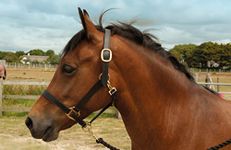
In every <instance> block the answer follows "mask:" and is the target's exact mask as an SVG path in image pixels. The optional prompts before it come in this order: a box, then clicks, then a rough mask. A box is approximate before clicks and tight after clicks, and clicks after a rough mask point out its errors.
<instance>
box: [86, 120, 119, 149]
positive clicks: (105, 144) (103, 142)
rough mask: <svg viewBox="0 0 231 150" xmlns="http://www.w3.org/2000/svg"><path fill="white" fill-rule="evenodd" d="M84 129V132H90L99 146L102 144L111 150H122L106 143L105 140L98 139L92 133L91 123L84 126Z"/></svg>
mask: <svg viewBox="0 0 231 150" xmlns="http://www.w3.org/2000/svg"><path fill="white" fill-rule="evenodd" d="M82 129H83V131H85V132H88V133H89V134H90V136H92V137H93V138H94V139H95V142H96V143H97V144H102V145H103V146H105V147H107V148H109V149H110V150H120V149H118V148H116V147H114V146H112V145H110V144H109V143H107V142H105V141H104V139H103V138H97V137H96V136H95V134H94V133H93V131H92V128H91V123H87V124H86V126H84V127H83V128H82Z"/></svg>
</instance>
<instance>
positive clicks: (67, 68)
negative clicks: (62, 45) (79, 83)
mask: <svg viewBox="0 0 231 150" xmlns="http://www.w3.org/2000/svg"><path fill="white" fill-rule="evenodd" d="M62 70H63V72H64V73H65V74H67V75H72V74H73V73H75V71H76V68H75V67H72V66H70V65H67V64H64V65H63V67H62Z"/></svg>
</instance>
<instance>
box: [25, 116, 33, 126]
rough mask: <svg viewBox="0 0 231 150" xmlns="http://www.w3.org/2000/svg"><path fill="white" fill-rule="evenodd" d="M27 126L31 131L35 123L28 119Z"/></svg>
mask: <svg viewBox="0 0 231 150" xmlns="http://www.w3.org/2000/svg"><path fill="white" fill-rule="evenodd" d="M25 124H26V126H27V127H28V128H29V129H32V128H33V121H32V120H31V119H30V117H27V118H26V121H25Z"/></svg>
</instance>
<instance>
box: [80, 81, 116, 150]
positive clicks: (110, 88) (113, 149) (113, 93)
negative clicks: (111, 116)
mask: <svg viewBox="0 0 231 150" xmlns="http://www.w3.org/2000/svg"><path fill="white" fill-rule="evenodd" d="M107 87H108V93H109V94H110V95H111V97H112V99H111V100H112V102H111V103H109V104H108V105H107V106H106V107H104V108H103V109H102V110H101V111H100V112H99V113H98V114H97V115H96V116H95V117H94V118H93V119H92V120H91V121H90V122H88V123H86V125H85V126H82V129H83V131H85V132H88V133H89V134H90V136H92V137H93V138H94V139H95V142H96V143H97V144H102V145H103V146H105V147H107V148H109V149H110V150H120V149H118V148H116V147H114V146H112V145H111V144H109V143H107V142H106V141H104V139H103V138H97V137H96V136H95V134H94V133H93V131H92V127H91V123H92V122H93V121H94V120H95V119H96V118H98V117H99V116H100V115H101V114H102V113H103V112H104V111H105V110H106V109H107V108H108V107H110V106H112V105H113V103H114V100H115V97H116V93H117V89H116V88H115V87H113V86H112V85H111V83H110V81H109V80H108V81H107Z"/></svg>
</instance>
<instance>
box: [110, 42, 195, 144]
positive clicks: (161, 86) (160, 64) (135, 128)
mask: <svg viewBox="0 0 231 150" xmlns="http://www.w3.org/2000/svg"><path fill="white" fill-rule="evenodd" d="M131 46H132V47H130V48H126V49H123V47H126V46H125V45H121V49H120V50H118V51H117V52H115V53H117V54H115V55H116V57H117V58H115V59H114V61H116V60H117V61H116V62H115V64H116V66H117V68H118V70H119V74H120V77H121V78H122V79H120V82H121V83H120V85H119V87H118V89H119V92H120V93H119V97H118V101H117V102H116V106H117V108H118V109H119V111H120V113H121V115H122V118H123V120H124V123H125V126H126V128H127V130H128V133H129V135H130V137H131V138H132V141H133V142H134V143H139V140H140V139H142V140H143V141H145V140H146V142H145V144H147V145H148V144H151V145H155V143H160V140H162V141H163V138H165V137H163V136H162V135H161V134H162V133H163V132H165V131H162V130H166V129H167V130H169V131H167V132H169V133H170V136H171V134H173V132H174V129H175V127H174V126H176V125H177V124H179V123H180V122H178V121H179V119H178V118H176V117H182V112H184V111H186V110H184V109H186V107H184V106H183V105H191V104H190V99H192V98H191V97H189V95H190V94H189V92H193V88H195V89H196V86H195V85H194V83H192V82H191V81H189V80H188V79H187V78H186V77H185V75H184V74H183V73H180V72H179V71H177V70H175V69H174V68H173V66H172V65H171V64H170V63H169V62H167V60H164V58H162V57H161V56H159V55H158V54H154V53H153V52H147V51H148V50H137V49H138V48H140V49H141V47H137V45H131ZM145 51H146V52H145ZM148 53H149V54H148ZM124 57H126V58H124ZM185 99H187V100H185ZM174 117H175V118H174ZM150 135H151V137H150ZM168 135H169V134H168ZM172 136H174V135H172ZM150 138H152V139H150ZM148 142H149V143H148ZM138 145H141V144H140V143H139V144H138Z"/></svg>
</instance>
